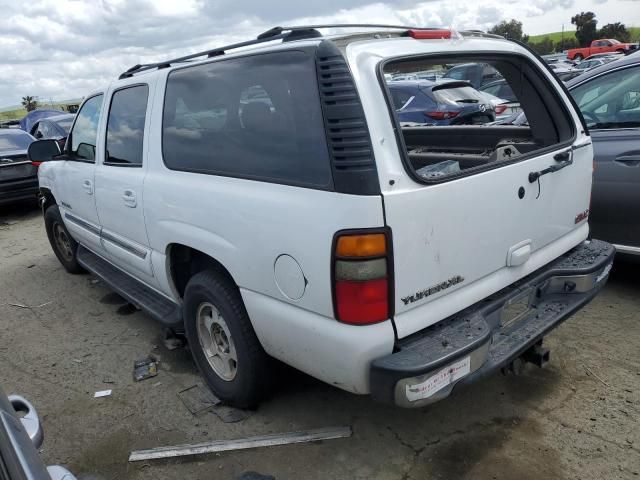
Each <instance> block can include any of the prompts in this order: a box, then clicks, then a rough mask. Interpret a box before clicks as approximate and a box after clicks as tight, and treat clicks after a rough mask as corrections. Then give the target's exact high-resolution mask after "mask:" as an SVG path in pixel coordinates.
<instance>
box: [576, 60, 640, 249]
mask: <svg viewBox="0 0 640 480" xmlns="http://www.w3.org/2000/svg"><path fill="white" fill-rule="evenodd" d="M567 87H568V88H569V91H570V92H571V94H572V95H573V97H574V98H575V100H576V102H577V104H578V106H579V107H580V110H581V111H582V115H583V116H584V118H585V120H586V121H587V125H588V126H589V131H590V133H591V138H592V140H593V149H594V157H595V170H594V183H593V194H592V197H591V209H590V215H589V218H590V224H591V231H592V235H593V236H594V237H595V238H601V239H603V240H606V241H608V242H611V243H613V244H614V245H615V246H616V249H617V250H618V251H619V252H621V253H624V254H633V255H640V221H639V219H640V58H638V57H637V55H634V56H631V57H626V58H624V59H621V60H619V61H617V62H615V63H608V64H606V65H603V66H601V67H598V68H595V69H593V70H590V71H589V72H587V73H585V74H584V75H582V76H580V77H578V78H576V79H574V80H572V81H570V82H569V83H568V84H567Z"/></svg>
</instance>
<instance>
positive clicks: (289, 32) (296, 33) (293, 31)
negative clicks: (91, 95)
mask: <svg viewBox="0 0 640 480" xmlns="http://www.w3.org/2000/svg"><path fill="white" fill-rule="evenodd" d="M319 28H385V29H393V30H427V31H428V30H434V31H438V30H440V29H437V28H424V27H410V26H405V25H385V24H375V23H342V24H322V25H300V26H294V27H273V28H271V29H269V30H267V31H266V32H263V33H261V34H260V35H258V36H257V37H256V38H255V39H253V40H247V41H245V42H239V43H232V44H231V45H225V46H222V47H217V48H213V49H211V50H204V51H202V52H198V53H192V54H191V55H185V56H183V57H178V58H174V59H171V60H165V61H163V62H157V63H146V64H138V65H134V66H133V67H131V68H129V69H128V70H126V71H125V72H123V73H122V74H121V75H120V76H119V77H118V78H120V79H123V78H128V77H132V76H133V75H134V74H136V73H141V72H144V71H147V70H152V69H154V68H157V69H160V68H167V67H170V66H171V65H173V64H175V63H182V62H186V61H188V60H193V59H195V58H198V57H205V56H206V57H209V58H211V57H217V56H220V55H224V54H225V52H226V51H228V50H233V49H236V48H241V47H248V46H250V45H258V44H261V43H266V42H273V41H274V40H282V41H283V42H287V41H292V40H300V39H303V38H317V37H321V36H322V34H321V33H320V32H318V29H319Z"/></svg>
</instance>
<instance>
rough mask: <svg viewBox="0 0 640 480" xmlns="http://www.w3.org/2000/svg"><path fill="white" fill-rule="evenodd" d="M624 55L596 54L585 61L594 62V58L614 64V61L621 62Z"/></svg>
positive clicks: (616, 53) (615, 53)
mask: <svg viewBox="0 0 640 480" xmlns="http://www.w3.org/2000/svg"><path fill="white" fill-rule="evenodd" d="M624 56H625V55H624V53H618V52H614V53H594V54H593V55H589V56H588V57H587V58H585V60H593V59H594V58H601V59H602V60H606V61H609V62H612V61H613V60H619V59H620V58H624Z"/></svg>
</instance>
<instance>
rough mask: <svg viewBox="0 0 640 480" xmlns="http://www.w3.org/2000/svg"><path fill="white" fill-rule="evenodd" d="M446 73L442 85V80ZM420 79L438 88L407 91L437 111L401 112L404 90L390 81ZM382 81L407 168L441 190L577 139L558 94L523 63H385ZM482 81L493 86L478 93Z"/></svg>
mask: <svg viewBox="0 0 640 480" xmlns="http://www.w3.org/2000/svg"><path fill="white" fill-rule="evenodd" d="M443 70H445V71H446V73H445V75H444V78H438V74H439V73H440V72H442V71H443ZM418 72H419V73H420V74H421V75H423V76H427V75H428V74H429V73H430V72H433V77H434V78H436V80H435V81H422V80H421V81H414V82H411V81H406V82H403V84H402V88H405V89H408V88H412V85H413V87H414V88H419V89H420V91H421V92H423V93H424V94H425V96H426V97H429V98H430V99H431V100H432V101H433V102H434V105H433V106H429V107H428V108H425V105H424V104H423V103H416V102H412V103H410V104H409V105H408V106H407V107H406V108H403V109H398V105H397V100H396V94H395V93H394V91H395V90H396V89H397V88H398V87H399V84H397V83H394V81H393V75H394V74H403V75H411V74H416V73H418ZM382 73H383V74H385V75H384V78H385V83H386V84H387V85H386V87H387V90H388V92H389V97H390V98H389V102H388V103H389V105H390V106H393V107H394V108H393V109H392V110H393V114H394V115H395V117H396V125H398V127H399V128H398V131H399V132H401V135H399V136H398V143H399V145H400V146H401V148H402V150H404V151H403V152H402V153H403V154H404V159H405V165H406V167H407V169H408V170H409V172H410V173H411V175H412V177H413V178H414V179H415V180H417V181H419V182H424V183H433V182H442V181H446V180H450V179H454V178H460V177H462V176H468V175H473V174H475V173H479V172H483V171H486V170H489V169H493V168H499V167H501V166H504V165H509V164H511V163H514V162H517V161H520V160H524V159H526V158H531V157H532V156H535V155H540V154H541V153H542V152H543V151H550V150H553V149H554V148H562V147H563V146H564V145H567V144H568V143H569V142H570V141H571V139H572V138H573V136H574V134H575V126H574V124H573V121H572V119H571V117H570V116H569V114H568V110H567V108H566V106H565V105H564V103H563V101H562V100H561V99H560V98H559V96H558V95H557V93H556V87H554V86H553V85H551V84H550V82H549V80H548V79H547V78H546V77H545V75H544V74H543V72H542V71H540V69H539V68H538V67H536V66H535V65H534V64H533V63H532V62H531V61H530V60H529V59H528V58H526V57H524V56H522V55H517V54H497V53H496V54H485V55H478V54H462V53H461V54H458V55H457V56H456V57H454V58H452V57H447V56H444V55H438V56H435V55H434V56H425V57H422V58H420V57H409V58H398V59H393V60H390V61H387V62H386V63H384V64H383V66H382ZM480 73H482V75H483V76H484V77H491V78H492V82H496V83H493V84H487V85H488V86H486V87H485V86H482V85H479V84H478V81H477V80H478V79H477V76H478V74H480ZM389 76H391V80H388V78H389ZM454 78H455V80H453V79H454ZM523 114H524V115H523ZM519 118H525V120H524V121H519V120H518V119H519Z"/></svg>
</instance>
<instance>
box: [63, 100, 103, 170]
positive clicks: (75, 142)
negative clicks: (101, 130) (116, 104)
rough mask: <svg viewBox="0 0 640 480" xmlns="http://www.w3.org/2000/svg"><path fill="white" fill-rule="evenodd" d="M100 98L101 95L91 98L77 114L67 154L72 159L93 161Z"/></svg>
mask: <svg viewBox="0 0 640 480" xmlns="http://www.w3.org/2000/svg"><path fill="white" fill-rule="evenodd" d="M102 97H103V96H102V94H100V95H96V96H95V97H91V98H90V99H89V100H87V101H86V102H85V103H84V105H82V108H81V109H80V111H79V112H78V115H77V117H76V123H75V124H74V125H73V130H72V132H71V147H70V151H69V154H70V157H71V158H72V159H77V160H84V161H91V162H92V161H95V158H96V144H97V142H98V121H99V120H100V110H101V109H102Z"/></svg>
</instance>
